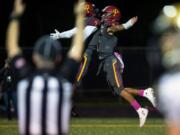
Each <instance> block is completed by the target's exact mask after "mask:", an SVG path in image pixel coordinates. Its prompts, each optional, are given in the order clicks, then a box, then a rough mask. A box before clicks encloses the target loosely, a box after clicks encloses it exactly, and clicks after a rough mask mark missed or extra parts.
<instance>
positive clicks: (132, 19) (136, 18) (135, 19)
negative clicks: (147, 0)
mask: <svg viewBox="0 0 180 135" xmlns="http://www.w3.org/2000/svg"><path fill="white" fill-rule="evenodd" d="M130 20H131V24H132V25H134V24H135V23H136V22H137V21H138V17H137V16H135V17H133V18H131V19H130Z"/></svg>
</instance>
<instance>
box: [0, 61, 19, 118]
mask: <svg viewBox="0 0 180 135" xmlns="http://www.w3.org/2000/svg"><path fill="white" fill-rule="evenodd" d="M9 62H10V61H9V59H6V61H5V65H4V67H3V68H2V69H1V70H0V76H1V92H2V98H3V101H4V111H5V112H6V114H7V116H8V119H12V111H14V112H15V114H16V112H17V95H16V80H15V76H14V73H13V71H12V68H11V67H10V63H9Z"/></svg>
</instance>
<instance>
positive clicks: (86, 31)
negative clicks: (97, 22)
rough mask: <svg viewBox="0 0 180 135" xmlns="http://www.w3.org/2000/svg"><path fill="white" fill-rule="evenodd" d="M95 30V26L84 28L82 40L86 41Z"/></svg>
mask: <svg viewBox="0 0 180 135" xmlns="http://www.w3.org/2000/svg"><path fill="white" fill-rule="evenodd" d="M96 30H97V27H95V26H86V27H85V28H84V40H86V39H87V38H88V37H89V36H90V35H91V34H92V33H94V32H95V31H96Z"/></svg>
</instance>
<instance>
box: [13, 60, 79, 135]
mask: <svg viewBox="0 0 180 135" xmlns="http://www.w3.org/2000/svg"><path fill="white" fill-rule="evenodd" d="M12 66H13V69H14V70H15V71H16V76H17V78H18V79H19V82H18V86H17V89H18V117H19V129H20V134H23V135H66V134H68V130H69V119H70V110H71V95H72V83H73V81H74V80H75V76H76V71H77V70H78V63H77V62H76V61H74V60H72V59H67V60H66V61H65V63H64V64H63V66H62V68H61V70H60V71H58V70H57V71H56V73H55V72H54V71H48V70H42V71H35V72H32V71H31V70H30V69H29V66H28V65H27V64H26V61H25V59H24V58H23V57H21V56H18V57H16V58H14V59H13V61H12Z"/></svg>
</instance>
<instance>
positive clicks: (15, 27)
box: [6, 0, 25, 58]
mask: <svg viewBox="0 0 180 135" xmlns="http://www.w3.org/2000/svg"><path fill="white" fill-rule="evenodd" d="M24 10H25V5H24V4H23V3H22V0H15V2H14V8H13V11H12V14H11V16H10V22H9V25H8V29H7V39H6V49H7V54H8V57H9V58H13V57H15V56H16V55H18V54H20V53H21V49H20V48H19V45H18V40H19V31H20V30H19V25H20V24H19V19H20V17H21V16H22V14H23V13H24Z"/></svg>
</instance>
